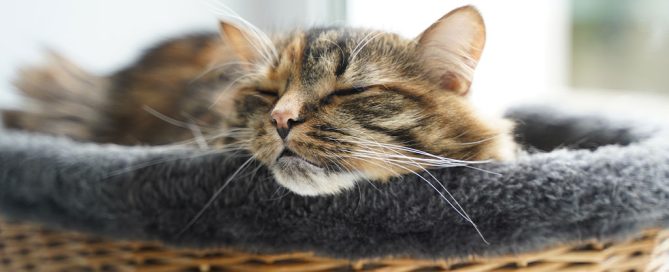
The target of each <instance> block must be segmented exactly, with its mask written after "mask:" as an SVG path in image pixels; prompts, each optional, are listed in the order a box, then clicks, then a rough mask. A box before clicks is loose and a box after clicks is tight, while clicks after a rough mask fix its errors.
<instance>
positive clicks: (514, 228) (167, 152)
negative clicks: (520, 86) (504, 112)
mask: <svg viewBox="0 0 669 272" xmlns="http://www.w3.org/2000/svg"><path fill="white" fill-rule="evenodd" d="M509 116H510V117H511V118H513V119H515V120H517V121H518V124H519V126H518V129H517V132H516V133H517V135H518V138H519V139H520V141H521V142H522V143H524V144H525V145H526V146H527V149H528V150H529V154H527V155H525V156H522V157H521V158H520V159H519V160H518V161H517V162H513V163H505V164H497V163H494V164H486V165H480V167H481V168H482V169H484V170H486V171H489V172H484V171H480V170H476V169H469V168H451V169H440V170H435V171H432V173H433V174H434V176H436V177H437V178H439V180H441V181H442V182H443V185H444V186H445V187H446V188H448V189H449V191H450V192H451V193H452V195H453V196H454V197H455V199H457V200H458V201H459V202H460V204H461V205H462V207H463V208H464V210H465V211H467V213H468V214H469V216H470V217H471V218H472V219H473V220H474V222H476V223H477V224H478V227H479V229H480V231H481V233H482V234H483V235H484V236H485V238H486V239H487V241H488V242H489V244H486V243H484V241H483V240H482V239H481V238H480V236H479V234H478V233H477V232H476V231H475V229H474V228H473V227H472V225H471V224H469V222H467V221H466V220H464V219H463V218H462V217H460V216H459V215H458V214H457V213H456V212H455V211H454V210H453V209H452V208H451V207H450V206H448V205H447V204H446V203H445V202H444V201H443V200H442V199H441V198H440V197H439V195H438V193H437V192H435V190H434V189H433V188H432V187H430V186H428V185H427V184H426V183H425V182H424V181H422V180H421V179H419V178H417V177H416V176H411V175H408V176H405V177H403V178H398V179H396V180H393V181H392V182H390V183H388V184H375V186H372V185H371V184H368V183H361V184H360V185H359V186H357V187H356V188H355V189H354V190H351V191H348V192H345V193H343V194H340V195H337V196H324V197H301V196H298V195H294V194H292V193H289V192H287V191H286V190H285V189H282V188H280V187H279V186H278V185H277V184H276V183H275V182H274V181H273V179H272V177H271V174H270V173H269V172H268V171H267V170H266V169H265V168H264V167H261V166H259V165H252V167H250V168H249V169H253V170H255V171H246V172H243V173H241V174H240V175H239V176H238V178H236V179H235V180H233V181H232V182H230V183H229V184H228V185H227V187H226V188H225V189H224V190H223V191H222V193H221V194H220V196H219V197H218V198H216V200H215V201H214V202H213V203H212V205H211V207H209V208H208V209H207V210H206V211H205V212H204V214H203V215H202V217H201V218H200V219H199V220H198V221H197V222H196V223H195V224H193V225H192V226H190V227H189V228H188V229H186V230H185V231H184V232H182V233H180V232H181V231H182V230H183V229H184V227H185V226H186V225H187V224H188V222H189V220H191V219H192V218H194V216H195V215H196V214H197V213H198V211H200V210H201V208H202V207H203V206H204V205H205V204H206V202H207V201H208V200H209V199H210V198H211V196H212V194H213V193H214V192H215V191H216V190H217V189H219V188H220V187H221V186H222V184H223V183H224V182H225V181H226V179H227V177H228V176H229V175H231V174H232V173H233V172H234V171H235V170H236V169H237V168H238V167H239V165H240V164H241V163H242V162H244V161H245V160H246V158H245V157H243V156H240V157H229V156H225V155H220V154H208V153H206V152H204V151H199V150H194V149H183V148H182V149H175V148H160V147H124V146H116V145H98V144H87V143H77V142H74V141H71V140H68V139H63V138H55V137H50V136H43V135H32V134H27V133H22V132H12V131H5V132H2V133H0V213H1V214H2V215H3V216H4V217H10V218H14V219H20V220H32V221H37V222H41V223H44V224H47V225H49V226H56V227H63V228H70V229H77V230H84V231H89V232H93V233H98V234H104V235H109V236H112V237H115V238H121V239H150V240H154V239H157V240H161V241H164V242H166V243H168V244H173V245H187V246H200V247H211V246H230V247H234V248H238V249H242V250H249V251H254V252H263V253H271V252H285V251H296V250H297V251H313V252H316V253H317V254H321V255H328V256H336V257H345V258H365V257H376V256H387V255H404V256H410V257H430V258H443V257H458V256H467V255H470V254H476V255H497V254H507V253H515V252H521V251H529V250H536V249H541V248H544V247H547V246H550V245H554V244H558V243H560V244H561V243H565V242H570V241H582V240H588V239H592V238H595V239H599V240H607V239H615V238H620V237H624V236H625V235H627V234H631V233H637V232H639V231H640V230H642V229H645V228H650V227H666V226H668V225H669V224H668V223H669V209H668V208H669V138H667V135H669V134H668V133H667V130H666V129H663V128H662V127H658V128H651V127H649V126H647V125H644V124H640V123H637V122H622V121H613V120H609V119H607V118H601V117H592V116H581V115H573V114H566V113H565V112H559V111H548V110H546V109H545V108H540V107H535V108H533V107H525V108H518V109H515V110H514V111H512V112H511V113H510V114H509ZM546 151H550V152H546ZM492 172H494V173H498V174H499V175H497V174H493V173H492ZM424 176H425V177H427V175H424ZM437 188H439V186H437Z"/></svg>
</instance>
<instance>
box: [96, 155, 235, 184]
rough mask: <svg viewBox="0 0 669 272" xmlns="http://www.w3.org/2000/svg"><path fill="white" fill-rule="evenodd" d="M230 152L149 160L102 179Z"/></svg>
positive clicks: (116, 171) (114, 172)
mask: <svg viewBox="0 0 669 272" xmlns="http://www.w3.org/2000/svg"><path fill="white" fill-rule="evenodd" d="M231 150H233V149H216V150H210V151H206V152H198V153H197V154H194V155H189V156H184V157H174V158H167V159H166V158H160V159H153V160H149V161H146V162H143V163H139V164H134V165H132V166H128V167H124V168H122V169H119V170H114V171H111V172H110V173H109V174H107V175H105V176H103V177H102V179H108V178H110V177H113V176H117V175H121V174H125V173H128V172H132V171H136V170H140V169H143V168H146V167H150V166H154V165H158V164H161V163H166V162H171V161H178V160H189V159H195V158H199V157H204V156H208V155H214V154H221V153H226V152H229V151H231Z"/></svg>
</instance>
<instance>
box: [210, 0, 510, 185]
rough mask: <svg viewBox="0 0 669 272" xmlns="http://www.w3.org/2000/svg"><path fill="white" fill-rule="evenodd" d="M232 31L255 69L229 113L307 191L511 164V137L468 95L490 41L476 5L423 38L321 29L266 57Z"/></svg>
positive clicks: (229, 101) (281, 176)
mask: <svg viewBox="0 0 669 272" xmlns="http://www.w3.org/2000/svg"><path fill="white" fill-rule="evenodd" d="M222 30H223V33H224V39H225V41H226V42H227V43H228V44H229V45H231V47H230V49H231V50H232V51H235V53H236V54H239V56H240V59H242V61H248V62H249V63H248V65H247V69H248V73H245V74H244V75H242V77H243V78H239V80H238V82H236V83H235V87H234V88H232V90H229V91H228V93H227V94H225V95H224V96H225V97H223V98H221V102H220V103H219V106H218V107H220V108H221V109H222V111H223V112H225V114H226V120H228V124H227V126H228V127H229V128H236V127H239V128H251V129H252V131H253V132H252V136H250V138H245V139H238V140H239V141H242V142H244V146H245V148H247V149H248V150H249V151H250V152H251V153H252V154H253V155H254V156H255V158H256V159H257V160H260V161H261V162H263V163H264V164H265V165H266V166H268V167H269V168H270V169H271V170H272V172H273V173H274V175H275V177H276V180H277V181H278V182H279V183H280V184H281V185H283V186H285V187H286V188H288V189H290V190H292V191H293V192H295V193H298V194H302V195H319V194H332V193H336V192H339V191H341V190H342V189H346V188H350V187H352V186H353V185H354V184H355V182H358V181H362V180H365V179H367V180H386V179H388V178H389V177H392V176H398V175H401V174H405V173H410V172H412V171H420V170H422V168H423V167H425V168H430V167H439V166H448V165H449V163H450V164H452V165H456V164H457V163H460V161H458V160H485V159H503V158H504V157H506V156H507V155H508V154H506V153H508V152H507V151H508V150H506V148H507V147H506V145H505V142H510V141H509V139H508V135H507V133H508V131H507V130H508V129H506V128H501V127H504V124H501V123H497V124H495V123H492V124H491V123H486V122H484V121H482V120H480V119H479V118H478V117H477V115H476V114H474V112H473V111H472V109H471V107H470V105H469V104H468V102H467V100H466V97H465V93H466V92H467V91H468V89H469V84H470V80H471V72H472V71H473V68H474V66H475V65H476V61H477V60H478V57H479V55H480V50H481V49H482V46H483V41H484V34H483V33H484V31H483V23H482V21H481V19H480V17H479V15H478V12H476V10H474V9H473V8H470V7H466V8H461V9H459V10H456V11H454V12H451V13H449V14H448V15H447V16H445V17H444V18H442V19H441V20H440V21H438V22H437V23H435V24H434V25H433V26H432V27H430V28H429V29H428V30H426V32H424V33H423V34H422V35H421V36H420V37H419V38H417V39H414V40H410V39H404V38H401V37H399V36H397V35H395V34H391V33H385V32H379V31H370V30H361V29H350V28H316V29H310V30H307V31H303V32H294V33H292V34H290V35H287V36H285V37H282V38H280V39H277V40H276V41H275V42H274V44H273V46H274V48H273V49H268V50H264V51H263V49H259V50H256V49H258V44H255V45H254V44H253V43H252V42H249V41H250V39H246V38H245V37H247V36H244V33H242V32H241V30H239V29H238V28H236V27H233V26H231V25H226V24H223V25H222ZM240 35H241V36H240ZM271 50H275V53H274V52H271ZM433 155H436V156H433ZM446 158H448V159H452V160H448V159H446Z"/></svg>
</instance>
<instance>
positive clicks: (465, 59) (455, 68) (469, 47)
mask: <svg viewBox="0 0 669 272" xmlns="http://www.w3.org/2000/svg"><path fill="white" fill-rule="evenodd" d="M416 41H417V42H418V50H419V53H420V56H421V58H422V59H423V63H425V65H427V67H426V68H427V71H428V72H429V73H430V74H431V76H432V77H433V79H435V80H438V81H439V82H440V83H441V87H442V88H443V89H445V90H450V91H454V92H456V93H457V94H460V95H466V94H467V93H468V92H469V86H470V85H471V81H472V77H473V74H474V69H475V68H476V64H477V63H478V61H479V58H480V57H481V52H482V51H483V46H484V44H485V25H484V24H483V18H481V14H480V13H479V12H478V10H476V8H474V7H472V6H464V7H460V8H458V9H455V10H453V11H451V12H449V13H448V14H446V15H445V16H444V17H442V18H441V19H439V20H438V21H437V22H435V23H434V24H432V26H430V27H429V28H428V29H426V30H425V31H424V32H423V33H422V34H421V35H420V36H418V37H417V38H416Z"/></svg>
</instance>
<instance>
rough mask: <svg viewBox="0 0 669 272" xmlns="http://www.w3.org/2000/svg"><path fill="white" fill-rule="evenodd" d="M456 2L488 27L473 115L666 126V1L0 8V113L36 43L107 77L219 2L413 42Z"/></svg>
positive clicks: (282, 22)
mask: <svg viewBox="0 0 669 272" xmlns="http://www.w3.org/2000/svg"><path fill="white" fill-rule="evenodd" d="M465 4H472V5H475V6H476V7H478V8H479V10H480V11H481V13H482V14H483V17H484V19H485V21H486V26H487V34H488V36H487V44H486V48H485V50H484V54H483V56H482V59H481V62H480V64H479V67H478V68H477V72H476V74H475V78H474V85H473V90H472V99H473V101H474V103H475V104H476V105H477V106H478V108H479V109H481V110H482V111H484V112H489V113H498V112H501V111H503V110H504V109H505V108H507V107H509V106H510V105H514V104H519V103H529V102H531V103H546V104H553V105H555V104H558V105H562V106H567V107H574V108H579V109H584V110H591V111H614V112H616V113H618V114H621V115H624V116H633V115H643V116H646V117H649V118H657V119H660V120H667V119H669V74H668V72H667V70H668V69H667V68H669V1H666V0H615V1H609V0H590V1H577V0H570V1H561V0H545V1H532V0H505V1H475V0H474V1H455V0H451V1H445V0H425V1H420V2H416V1H389V0H366V1H352V0H349V1H346V0H340V1H335V0H322V1H313V0H288V1H273V0H229V1H225V0H200V1H191V0H143V1H134V0H117V1H106V0H59V1H49V0H22V1H11V2H9V1H6V2H5V3H3V4H2V6H3V7H2V9H0V22H1V23H0V32H1V33H2V37H3V41H2V43H0V59H2V62H1V63H0V107H16V106H17V105H18V103H19V102H20V99H19V98H18V97H17V96H16V95H15V93H13V89H12V88H13V87H12V86H11V84H10V80H11V78H12V77H13V76H14V75H15V71H16V70H17V68H18V67H20V66H21V65H26V64H35V63H39V61H40V59H41V58H40V57H41V56H42V53H43V52H44V49H46V48H51V49H55V50H56V51H59V52H61V53H63V54H64V55H65V56H67V57H68V58H70V59H72V60H74V61H75V62H77V63H79V64H80V65H81V66H82V67H84V68H86V69H89V70H91V71H94V72H96V73H102V74H104V73H111V72H113V71H114V70H116V69H119V68H120V67H121V66H123V65H127V64H129V63H130V62H131V61H132V60H134V59H135V58H136V57H137V56H138V55H139V54H141V52H142V50H143V49H144V48H147V47H148V46H151V45H152V44H153V43H155V42H157V41H159V40H161V39H165V38H168V37H171V36H174V35H179V34H183V33H188V32H192V31H215V30H216V20H217V17H218V15H219V14H220V13H218V12H217V11H218V10H220V9H221V8H222V7H223V6H227V7H229V8H231V9H232V10H234V11H236V12H237V13H239V14H240V15H241V16H242V17H244V18H246V19H247V20H248V21H249V22H251V23H253V24H255V25H256V26H258V27H259V28H261V29H263V30H266V31H268V32H271V31H281V30H285V29H289V28H292V27H295V26H312V25H324V24H337V25H350V26H363V27H371V28H377V29H384V30H389V31H395V32H397V33H400V34H402V35H404V36H406V37H414V36H416V35H418V34H419V33H421V32H422V31H423V30H424V29H425V28H426V27H428V26H429V25H430V24H431V23H432V22H434V21H435V20H437V19H438V18H440V17H441V16H442V15H444V14H445V13H447V12H448V11H450V10H452V9H454V8H456V7H458V6H461V5H465Z"/></svg>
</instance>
